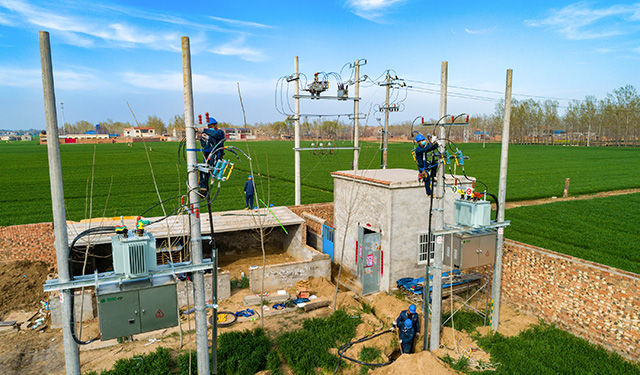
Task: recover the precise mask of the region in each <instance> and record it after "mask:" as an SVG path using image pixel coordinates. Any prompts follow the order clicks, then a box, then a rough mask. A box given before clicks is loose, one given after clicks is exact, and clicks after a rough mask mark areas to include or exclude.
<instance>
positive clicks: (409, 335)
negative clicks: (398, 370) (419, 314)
mask: <svg viewBox="0 0 640 375" xmlns="http://www.w3.org/2000/svg"><path fill="white" fill-rule="evenodd" d="M398 329H399V332H398V339H399V341H400V349H402V354H405V353H406V354H409V353H411V351H412V347H413V338H414V337H415V335H416V331H415V328H414V327H413V323H411V319H407V320H405V321H404V322H400V324H399V325H398Z"/></svg>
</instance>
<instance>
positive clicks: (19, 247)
mask: <svg viewBox="0 0 640 375" xmlns="http://www.w3.org/2000/svg"><path fill="white" fill-rule="evenodd" d="M53 241H54V238H53V224H52V223H39V224H26V225H12V226H9V227H0V262H13V261H16V260H32V261H35V260H41V261H43V262H45V263H48V264H50V265H52V266H54V267H55V266H56V250H55V248H54V247H53Z"/></svg>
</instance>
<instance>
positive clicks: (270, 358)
mask: <svg viewBox="0 0 640 375" xmlns="http://www.w3.org/2000/svg"><path fill="white" fill-rule="evenodd" d="M280 364H282V360H281V359H280V354H279V353H278V351H277V350H272V351H271V352H270V353H269V355H267V370H269V371H270V372H271V375H282V372H281V371H280Z"/></svg>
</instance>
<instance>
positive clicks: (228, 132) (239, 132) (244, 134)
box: [222, 128, 255, 139]
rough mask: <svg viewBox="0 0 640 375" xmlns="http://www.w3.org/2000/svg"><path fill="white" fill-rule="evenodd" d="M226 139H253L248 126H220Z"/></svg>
mask: <svg viewBox="0 0 640 375" xmlns="http://www.w3.org/2000/svg"><path fill="white" fill-rule="evenodd" d="M222 130H223V131H224V136H225V137H226V138H227V139H255V136H254V135H253V133H252V132H251V129H250V128H222Z"/></svg>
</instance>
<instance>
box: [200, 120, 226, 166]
mask: <svg viewBox="0 0 640 375" xmlns="http://www.w3.org/2000/svg"><path fill="white" fill-rule="evenodd" d="M202 132H203V133H205V134H206V135H208V136H209V137H208V138H207V139H204V138H200V144H201V145H202V147H203V148H204V149H205V151H204V153H205V156H206V157H209V153H210V152H211V151H212V150H213V148H214V147H215V148H216V149H217V150H218V151H216V154H215V155H213V156H212V157H211V159H210V163H211V164H212V162H213V161H214V160H217V159H221V158H222V156H224V151H223V150H222V147H224V139H225V136H224V130H221V129H218V130H216V129H213V128H211V129H209V128H207V129H204V130H203V131H202ZM216 146H217V147H216Z"/></svg>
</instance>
